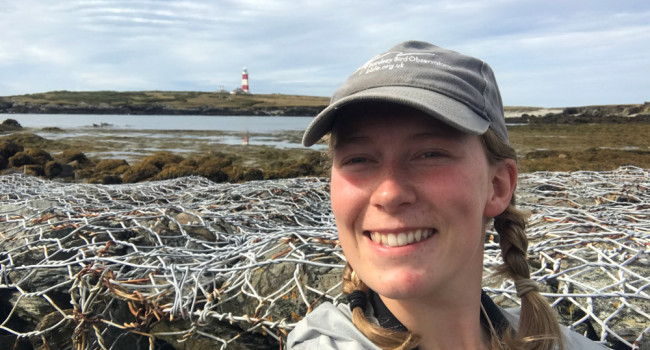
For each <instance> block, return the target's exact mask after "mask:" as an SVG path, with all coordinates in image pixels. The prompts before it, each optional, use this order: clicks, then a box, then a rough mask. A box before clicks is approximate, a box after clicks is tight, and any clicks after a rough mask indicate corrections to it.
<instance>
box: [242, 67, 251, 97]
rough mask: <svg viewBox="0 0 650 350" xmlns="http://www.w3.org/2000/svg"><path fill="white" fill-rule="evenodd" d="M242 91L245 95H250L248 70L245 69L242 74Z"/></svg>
mask: <svg viewBox="0 0 650 350" xmlns="http://www.w3.org/2000/svg"><path fill="white" fill-rule="evenodd" d="M241 89H242V91H244V93H247V94H250V91H249V90H248V70H246V67H244V71H243V72H242V73H241Z"/></svg>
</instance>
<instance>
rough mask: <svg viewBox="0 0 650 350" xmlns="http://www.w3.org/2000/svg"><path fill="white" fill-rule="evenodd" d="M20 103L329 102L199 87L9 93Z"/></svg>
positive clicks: (266, 104) (216, 105) (251, 104)
mask: <svg viewBox="0 0 650 350" xmlns="http://www.w3.org/2000/svg"><path fill="white" fill-rule="evenodd" d="M8 98H9V99H11V100H13V101H15V102H19V103H31V104H41V105H49V106H77V105H83V104H86V105H94V106H99V105H110V106H126V105H131V106H138V105H157V106H167V107H170V108H179V109H183V108H196V107H213V108H246V107H293V106H323V107H324V106H326V105H327V104H328V103H329V98H327V97H316V96H299V95H281V94H251V95H231V94H229V93H219V92H197V91H132V92H118V91H79V92H77V91H74V92H73V91H51V92H44V93H37V94H28V95H17V96H9V97H8Z"/></svg>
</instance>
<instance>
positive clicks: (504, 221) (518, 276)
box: [482, 130, 564, 350]
mask: <svg viewBox="0 0 650 350" xmlns="http://www.w3.org/2000/svg"><path fill="white" fill-rule="evenodd" d="M482 139H483V144H484V145H485V149H486V153H487V155H488V159H489V160H490V162H492V163H496V162H499V161H501V160H503V159H506V158H510V159H515V160H516V159H517V158H516V153H515V151H514V149H512V147H510V145H508V144H506V143H505V142H503V141H501V140H500V139H499V138H498V137H497V136H496V135H495V134H494V133H493V132H492V131H491V130H488V132H487V133H485V134H484V135H483V136H482ZM527 216H528V215H527V213H526V212H524V211H521V210H519V209H517V207H516V203H515V197H514V195H513V197H512V198H511V200H510V204H509V205H508V207H507V208H506V210H505V211H504V212H503V213H501V214H500V215H498V216H497V217H496V218H494V229H495V230H496V231H497V233H498V234H499V238H500V241H499V245H500V246H501V255H502V257H503V264H502V265H501V266H500V267H499V268H498V270H497V271H498V274H500V275H503V276H506V277H509V278H511V279H512V280H513V281H514V282H515V287H516V289H517V295H518V296H519V297H520V298H521V313H520V318H519V328H518V330H517V332H516V334H515V336H514V337H511V336H510V332H505V336H504V338H503V339H501V341H502V343H503V344H504V345H505V347H506V348H508V349H530V350H533V349H534V350H552V349H558V350H563V349H564V347H563V344H562V331H561V330H560V326H559V324H558V321H557V316H556V314H555V312H554V311H553V309H551V307H550V306H549V304H548V301H547V300H546V298H544V296H542V295H541V294H540V293H539V287H538V285H537V284H536V283H535V282H534V281H532V280H531V279H530V270H529V266H528V260H527V251H528V237H527V236H526V224H527ZM556 346H557V347H556Z"/></svg>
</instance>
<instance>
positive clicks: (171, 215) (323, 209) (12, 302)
mask: <svg viewBox="0 0 650 350" xmlns="http://www.w3.org/2000/svg"><path fill="white" fill-rule="evenodd" d="M648 175H649V173H648V171H647V170H644V169H640V168H635V167H625V168H620V169H619V170H617V171H613V172H574V173H545V172H544V173H533V174H524V175H522V176H521V181H520V185H519V188H520V191H521V192H520V193H521V195H520V196H519V197H520V198H519V202H520V204H521V205H522V206H523V207H527V208H529V209H530V210H531V211H532V212H533V217H532V220H531V225H530V229H529V236H530V237H531V249H530V251H531V264H532V265H533V266H534V268H533V278H534V279H536V280H539V281H542V282H544V283H543V284H544V285H545V287H544V288H545V289H544V292H545V293H544V294H545V295H546V296H548V297H549V300H550V301H551V302H552V303H553V305H554V306H556V307H557V308H558V310H560V313H561V314H562V316H563V322H564V323H565V324H567V325H569V326H572V327H574V328H575V329H577V330H579V331H581V332H587V333H589V334H590V335H591V336H592V337H595V338H597V339H600V341H602V342H607V343H608V344H609V345H610V346H622V348H630V347H634V343H635V342H637V344H638V343H639V342H641V341H643V342H646V341H647V339H642V337H643V333H644V332H647V331H648V329H649V327H650V298H649V296H648V293H647V291H646V288H647V287H648V286H649V285H650V279H648V273H647V271H648V265H649V261H648V258H649V256H650V251H649V249H650V248H649V245H650V215H649V211H650V198H649V197H650V195H649V192H650V191H648V188H649V187H650V184H649V179H648ZM0 196H2V202H1V205H0V250H1V251H2V253H0V264H1V269H2V270H1V273H0V293H2V294H1V296H2V297H3V298H5V299H6V300H9V302H8V303H6V304H5V306H4V309H0V321H2V323H1V324H0V330H1V331H4V332H5V334H12V335H13V336H14V337H17V338H18V339H27V338H29V339H30V341H31V343H32V344H34V343H39V342H40V343H46V342H48V341H50V340H49V339H51V338H50V337H51V334H52V333H53V332H59V335H61V334H66V335H69V338H70V339H71V341H70V344H71V346H72V345H73V346H75V347H77V348H80V349H91V348H105V349H110V348H113V349H117V348H120V350H123V349H127V348H149V347H150V348H154V347H158V345H159V344H160V343H157V342H156V341H155V340H156V339H157V340H160V339H163V340H165V341H166V342H167V343H168V344H171V345H173V346H177V345H178V344H183V342H185V343H189V342H192V341H197V339H198V340H201V339H203V340H207V341H212V342H214V343H216V344H221V345H222V347H223V348H225V347H227V346H228V345H231V344H233V345H234V344H239V346H240V347H244V348H246V346H248V347H249V348H256V347H257V348H260V347H263V346H267V347H270V346H276V347H277V344H278V342H281V340H282V339H283V338H284V337H285V336H286V333H287V332H288V331H290V330H291V329H292V328H293V326H294V325H295V322H297V321H298V320H299V319H300V317H301V315H304V313H305V312H307V311H308V310H310V309H311V308H312V307H314V306H315V305H316V304H318V303H319V302H321V301H322V300H330V301H337V300H339V298H340V296H341V294H340V282H339V281H340V279H339V276H340V272H341V269H342V267H343V265H344V263H345V261H344V258H343V256H342V252H341V250H340V247H339V246H338V245H337V241H336V239H337V237H336V231H335V227H334V221H333V218H332V216H331V212H330V208H329V183H328V182H327V181H326V180H323V179H313V178H310V179H287V180H275V181H259V182H249V183H244V184H215V183H213V182H210V181H208V180H206V179H203V178H199V177H187V178H181V179H176V180H168V181H161V182H147V183H139V184H128V185H110V186H109V185H89V184H64V183H55V182H51V181H43V180H40V179H37V178H33V177H27V176H23V175H18V174H14V175H5V176H1V177H0ZM499 263H500V256H499V250H498V244H496V243H490V242H489V243H488V244H487V246H486V254H485V269H486V276H487V275H488V274H489V273H490V272H492V269H493V268H494V267H495V266H496V265H497V264H499ZM485 285H486V288H485V289H486V291H488V293H489V294H491V295H492V296H493V297H495V298H496V300H497V301H498V302H500V303H502V304H503V305H505V306H508V305H510V304H516V303H517V302H518V298H517V297H516V296H515V291H514V287H513V286H512V284H511V283H509V282H505V283H495V282H493V281H491V280H490V278H486V281H485ZM30 309H32V311H33V312H32V313H31V314H30V313H29V310H30ZM39 314H40V315H42V316H40V318H42V320H40V319H37V320H36V321H34V322H33V323H34V324H36V323H38V325H37V326H33V325H32V323H29V322H27V321H23V322H22V323H20V322H17V321H16V320H17V319H19V318H20V319H21V320H29V319H30V317H31V318H35V317H36V318H38V316H34V315H39ZM215 324H217V325H220V326H219V327H221V328H219V327H217V328H215V327H216V326H215ZM29 325H32V326H29ZM1 331H0V332H1ZM66 332H68V333H69V334H68V333H66ZM250 334H255V336H254V337H252V338H246V335H250ZM255 337H257V338H255ZM262 338H263V339H270V340H268V341H267V340H260V339H262ZM133 339H136V340H137V341H133ZM142 339H144V341H143V340H142ZM274 339H275V340H274ZM255 342H257V343H255ZM246 344H248V345H246ZM251 344H257V345H251ZM260 344H264V345H260ZM179 346H180V345H179Z"/></svg>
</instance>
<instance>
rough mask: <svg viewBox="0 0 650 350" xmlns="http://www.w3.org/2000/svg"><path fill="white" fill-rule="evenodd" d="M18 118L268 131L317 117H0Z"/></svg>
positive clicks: (298, 126) (36, 123)
mask: <svg viewBox="0 0 650 350" xmlns="http://www.w3.org/2000/svg"><path fill="white" fill-rule="evenodd" d="M8 118H11V119H15V120H17V121H18V122H19V123H20V125H22V126H23V127H28V128H45V127H58V128H61V129H75V128H89V127H93V124H96V125H100V124H102V123H107V124H110V126H107V127H110V128H118V129H119V128H125V129H132V130H223V131H249V132H252V133H257V132H259V133H267V132H274V131H282V130H304V129H305V128H306V127H307V125H309V122H310V121H311V119H312V118H313V117H253V116H227V117H226V116H195V115H187V116H168V115H97V114H91V115H88V114H0V120H5V119H8Z"/></svg>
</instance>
